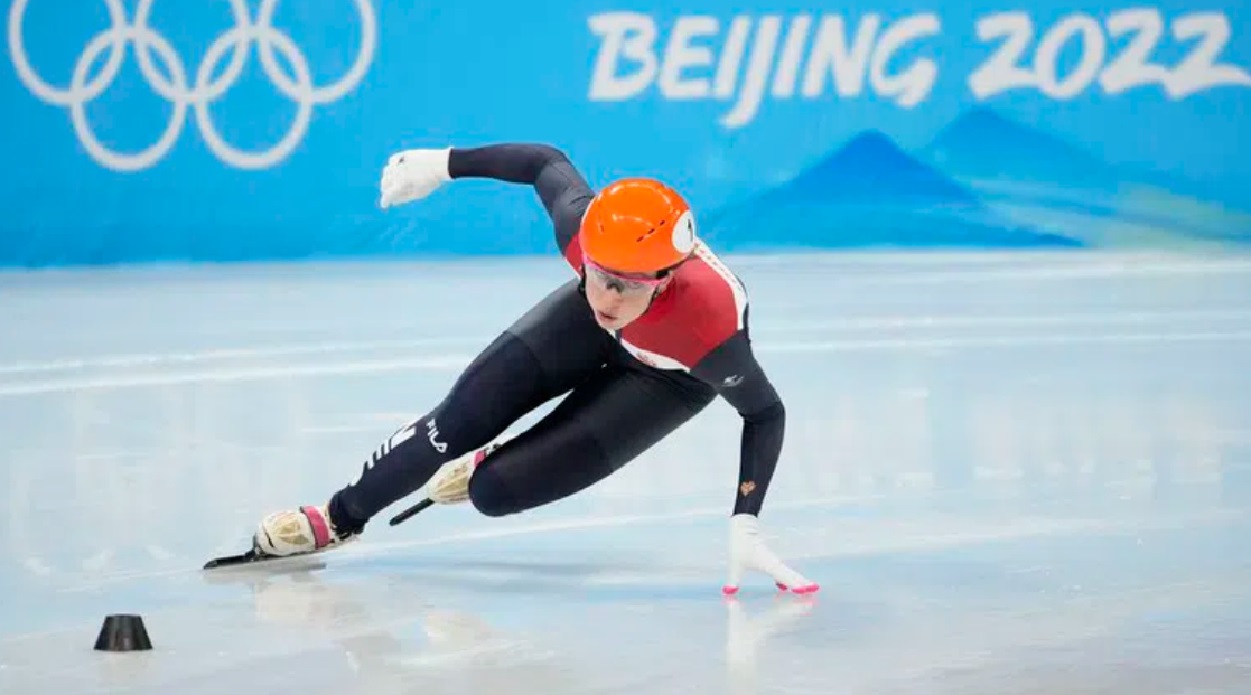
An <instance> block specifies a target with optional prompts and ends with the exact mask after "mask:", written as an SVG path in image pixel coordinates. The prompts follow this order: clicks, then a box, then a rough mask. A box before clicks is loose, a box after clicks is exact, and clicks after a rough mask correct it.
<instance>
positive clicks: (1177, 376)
mask: <svg viewBox="0 0 1251 695" xmlns="http://www.w3.org/2000/svg"><path fill="white" fill-rule="evenodd" d="M731 262H732V263H733V264H734V266H735V268H736V269H737V270H738V271H739V272H740V274H741V275H742V276H743V278H744V279H745V280H746V281H747V283H748V285H749V288H750V290H751V292H752V296H753V299H754V309H753V314H752V317H753V322H754V326H755V340H756V345H757V349H758V350H759V353H760V357H761V359H762V361H763V362H764V363H765V365H766V367H767V368H768V370H769V371H770V373H771V375H772V377H773V379H774V381H775V382H776V383H777V386H778V388H779V390H780V392H781V393H782V394H783V396H784V397H785V398H786V400H787V405H788V413H789V429H788V439H787V444H786V449H785V453H784V459H783V461H782V464H781V466H780V469H779V472H778V477H777V480H776V482H775V485H774V488H773V492H772V494H771V495H770V498H769V500H768V503H767V505H766V509H765V514H764V515H763V517H762V518H763V521H764V524H765V530H766V532H767V533H768V534H769V537H770V538H771V539H772V543H773V547H774V549H775V550H776V551H778V553H779V554H781V555H782V556H783V557H785V558H786V559H789V560H792V561H793V562H794V563H795V564H796V565H797V566H798V567H799V568H800V569H801V570H802V571H804V572H805V573H807V574H809V575H810V576H812V577H813V578H815V579H817V580H818V581H820V582H821V583H822V585H823V589H822V591H821V593H820V594H818V596H817V597H816V598H815V599H809V600H803V599H797V598H794V597H787V596H777V595H775V592H774V590H773V588H772V586H771V585H770V584H769V583H768V582H767V581H764V580H763V578H755V579H754V580H753V582H752V583H751V584H750V585H749V586H747V587H746V588H745V590H744V592H743V593H742V595H741V596H740V597H739V598H738V599H737V600H734V601H726V600H724V599H723V598H722V597H721V595H720V592H719V586H720V584H721V581H722V579H723V577H724V561H725V536H726V524H725V516H726V514H727V512H728V510H729V508H730V504H731V501H732V497H733V494H734V483H735V479H736V475H737V465H738V464H737V459H736V453H737V448H738V424H737V422H736V419H735V416H734V413H733V411H732V410H731V409H730V408H729V407H728V406H726V405H724V404H717V405H716V406H714V407H713V408H712V409H710V410H709V411H708V412H707V413H706V414H704V415H703V416H702V417H701V418H700V419H699V420H697V421H696V422H694V423H692V424H691V425H690V426H689V427H688V428H687V429H685V430H683V431H682V432H681V433H680V435H678V436H676V437H674V438H673V439H671V440H669V441H667V442H665V443H664V444H662V445H661V446H659V447H657V448H656V449H655V450H653V451H652V452H649V454H647V455H646V456H645V457H643V458H641V459H640V460H638V461H636V462H634V463H633V464H632V465H631V466H629V467H628V468H627V469H626V470H624V471H622V472H621V473H620V474H619V475H618V476H616V477H614V478H613V479H611V480H609V481H607V482H606V483H604V484H603V485H602V486H601V487H598V488H595V489H593V490H591V491H589V492H588V493H586V494H584V495H583V496H580V497H577V498H574V499H571V500H568V501H566V502H563V503H560V504H557V505H553V506H551V507H548V508H544V509H541V510H537V511H535V512H533V513H531V514H527V515H522V516H518V517H513V518H508V519H485V518H480V517H477V516H475V515H474V513H473V512H472V510H471V509H468V508H462V507H458V508H435V509H432V510H430V511H428V512H426V513H424V514H422V515H421V516H419V517H417V518H416V519H414V520H412V521H410V522H408V523H406V524H404V525H402V526H399V527H395V528H391V527H388V526H386V524H385V520H384V519H380V520H379V522H377V523H375V524H374V525H372V526H371V527H370V529H369V532H368V533H367V534H366V537H365V538H364V539H363V541H362V542H360V543H358V544H356V545H355V546H353V547H349V548H345V549H343V550H341V551H336V552H334V553H331V554H327V555H325V556H322V557H319V558H316V559H304V560H296V561H289V562H284V563H279V564H274V565H269V566H264V567H254V568H249V569H245V570H232V571H220V572H216V573H204V572H201V571H200V570H199V567H200V566H201V565H202V564H203V563H204V561H205V560H207V559H208V558H209V557H210V556H212V555H215V554H220V553H226V552H235V551H238V550H241V549H243V548H244V547H245V546H246V542H247V537H248V534H249V533H250V530H251V528H252V527H253V526H254V524H255V523H256V521H257V520H258V519H259V518H260V516H261V515H263V514H264V513H265V512H267V511H270V510H272V509H276V508H280V507H286V506H289V505H292V504H299V503H313V502H319V501H322V500H324V499H325V497H326V496H327V495H328V494H329V493H330V492H332V491H333V490H334V489H336V488H337V487H339V486H340V485H342V484H343V483H345V482H347V481H348V480H350V479H351V478H352V477H354V476H355V474H356V472H357V470H358V468H359V466H360V465H361V463H362V462H363V461H364V459H365V457H366V456H367V455H368V453H369V452H371V451H372V450H373V449H374V448H375V447H376V446H377V444H378V443H379V442H380V441H381V440H382V439H383V438H385V437H386V436H387V435H389V434H390V433H391V431H393V430H394V429H395V428H397V427H399V426H400V425H402V424H404V423H406V422H407V421H408V420H410V419H412V418H414V417H416V416H418V415H419V414H420V413H421V412H422V411H423V409H425V408H427V407H429V406H430V405H432V404H433V403H434V402H435V401H436V400H437V399H438V398H440V397H441V395H442V393H443V390H444V389H445V388H446V387H447V386H448V385H449V384H450V382H451V381H452V379H454V378H455V376H456V374H457V372H458V370H459V369H460V368H461V367H462V366H463V365H464V364H465V363H466V362H467V361H468V360H469V359H470V358H471V357H472V356H473V355H474V353H475V351H476V350H477V349H478V348H479V347H481V346H482V345H483V344H484V342H485V341H486V340H488V339H489V338H491V337H492V336H493V335H494V334H495V333H496V332H497V331H498V330H500V329H501V328H503V327H505V326H506V325H507V324H508V323H509V322H510V321H511V320H512V319H513V318H514V317H515V316H516V315H518V314H519V313H520V312H521V311H523V310H524V309H525V308H526V307H528V306H529V305H530V304H531V303H532V302H533V301H535V300H536V299H538V298H539V297H540V296H542V295H543V294H544V293H545V292H547V291H548V290H549V289H550V288H551V287H552V286H554V285H555V284H556V283H558V282H561V281H563V280H565V279H566V272H567V271H566V270H565V269H564V268H563V267H562V266H561V265H560V263H559V261H558V259H541V260H534V259H526V260H498V261H479V262H474V263H460V262H455V263H451V262H449V263H388V264H341V265H307V266H280V267H274V266H238V267H208V268H197V269H190V270H189V269H178V268H169V269H159V268H158V269H144V270H133V269H130V270H103V271H81V272H78V271H74V272H71V271H56V272H38V273H10V274H3V275H0V327H2V328H0V331H2V332H0V336H2V340H0V441H3V447H2V448H0V457H2V459H0V461H2V463H0V495H2V496H3V501H4V505H3V509H2V510H0V547H2V548H3V551H4V552H3V553H2V554H0V693H5V694H6V695H9V694H15V693H55V694H58V695H59V694H70V693H74V694H78V693H95V692H142V693H185V694H187V695H190V694H191V693H231V694H234V695H243V694H245V693H297V692H298V693H379V694H381V693H421V694H422V695H432V694H434V693H472V694H474V695H478V694H487V693H489V694H491V695H494V694H496V693H506V692H507V693H546V694H563V693H649V694H651V695H655V694H657V693H683V694H688V693H735V694H739V693H757V692H759V693H795V694H798V693H814V694H820V695H827V694H830V693H874V694H887V695H891V694H896V693H897V694H900V695H903V694H912V693H925V694H926V695H933V694H943V695H945V694H948V693H951V694H955V693H960V694H962V695H980V694H983V693H984V694H986V695H992V694H993V695H1018V694H1021V695H1024V694H1034V693H1038V694H1042V693H1133V694H1134V695H1153V694H1155V693H1231V694H1232V693H1241V694H1244V695H1245V694H1246V693H1251V517H1249V516H1248V511H1251V258H1247V257H1237V256H1221V257H1209V258H1202V257H1173V256H1167V255H1129V256H1122V255H1107V254H1094V255H1090V254H1074V255H1051V254H1045V255H1031V254H1021V255H1013V254H979V255H939V254H917V255H891V254H881V255H833V256H818V255H813V256H805V257H786V256H776V257H755V258H738V259H731ZM398 508H399V505H397V506H396V508H395V509H393V510H388V515H389V513H391V512H393V511H395V510H398ZM120 612H138V613H140V614H141V615H143V616H144V618H145V621H146V624H147V626H148V629H149V631H150V634H151V637H152V640H153V642H154V645H155V649H154V651H152V652H148V653H141V654H101V653H96V652H93V651H92V649H91V647H92V644H93V642H94V639H95V635H96V632H97V630H98V629H99V626H100V624H101V622H102V621H103V618H104V616H105V615H107V614H109V613H120Z"/></svg>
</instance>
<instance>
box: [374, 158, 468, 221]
mask: <svg viewBox="0 0 1251 695" xmlns="http://www.w3.org/2000/svg"><path fill="white" fill-rule="evenodd" d="M451 152H452V150H451V148H444V149H441V150H404V151H402V152H396V153H395V154H393V155H391V158H390V159H388V160H387V165H386V166H385V167H384V168H383V169H382V184H381V186H380V188H381V189H382V200H381V203H380V204H381V205H382V207H384V208H389V207H391V206H393V205H403V204H405V203H410V202H412V201H414V200H417V199H418V198H425V197H426V196H428V195H430V194H431V193H433V192H434V190H435V189H436V188H438V187H439V186H441V185H443V183H444V182H446V181H450V180H451V179H452V177H451V175H450V174H449V173H448V171H447V161H448V157H450V156H451Z"/></svg>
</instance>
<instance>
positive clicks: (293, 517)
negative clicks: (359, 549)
mask: <svg viewBox="0 0 1251 695" xmlns="http://www.w3.org/2000/svg"><path fill="white" fill-rule="evenodd" d="M355 537H356V535H355V534H352V535H346V536H340V535H339V534H338V533H336V532H335V529H334V525H333V524H331V523H330V513H329V512H328V511H327V509H326V507H325V506H324V505H323V506H321V507H311V506H309V507H300V508H299V509H288V510H284V511H280V512H274V513H273V514H270V515H269V516H267V517H265V518H264V519H262V520H261V525H260V528H258V529H257V530H256V535H255V536H254V537H253V539H252V543H253V546H254V547H255V548H256V550H257V552H258V553H261V554H263V555H267V556H270V557H287V556H290V555H304V554H307V553H315V552H319V551H322V550H325V549H327V548H332V547H335V546H338V545H341V544H343V543H346V542H348V541H350V540H352V539H353V538H355Z"/></svg>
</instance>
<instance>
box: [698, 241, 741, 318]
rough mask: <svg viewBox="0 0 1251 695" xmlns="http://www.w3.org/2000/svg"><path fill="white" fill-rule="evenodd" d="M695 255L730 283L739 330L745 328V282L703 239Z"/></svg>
mask: <svg viewBox="0 0 1251 695" xmlns="http://www.w3.org/2000/svg"><path fill="white" fill-rule="evenodd" d="M695 255H697V256H699V258H700V260H702V261H703V262H704V263H707V264H708V267H709V268H712V269H713V270H714V271H715V272H716V273H717V275H719V276H720V277H721V279H722V280H725V284H727V285H729V287H730V292H732V293H733V294H734V309H735V312H736V313H737V314H738V317H737V318H738V326H737V330H740V331H741V330H743V325H744V321H745V318H746V316H747V289H746V288H744V287H743V284H742V283H740V282H739V281H738V278H737V277H735V275H734V273H732V272H730V269H729V268H727V267H725V264H724V263H722V262H721V259H720V258H717V255H716V254H714V253H713V252H712V250H711V249H709V248H708V247H707V246H706V245H705V244H704V243H703V242H702V241H701V242H699V243H698V244H697V245H696V247H695Z"/></svg>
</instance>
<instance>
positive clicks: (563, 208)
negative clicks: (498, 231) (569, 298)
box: [382, 143, 595, 254]
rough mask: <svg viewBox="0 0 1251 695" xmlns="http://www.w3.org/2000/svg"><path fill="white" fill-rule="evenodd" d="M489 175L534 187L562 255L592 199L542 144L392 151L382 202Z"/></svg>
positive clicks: (564, 160)
mask: <svg viewBox="0 0 1251 695" xmlns="http://www.w3.org/2000/svg"><path fill="white" fill-rule="evenodd" d="M467 178H479V179H494V180H496V181H506V182H508V183H518V184H525V185H529V186H533V187H534V190H535V192H536V193H537V194H538V196H539V200H540V201H542V203H543V207H544V209H546V210H547V214H548V216H549V217H550V218H551V220H552V226H553V227H554V229H555V232H556V243H557V245H558V246H559V247H560V252H561V253H562V254H563V253H565V249H566V248H568V246H569V243H570V242H571V241H572V240H573V238H574V236H575V235H576V234H577V233H578V225H579V223H580V222H581V221H582V213H583V212H585V211H586V208H587V206H588V205H590V203H591V199H592V198H594V197H595V192H594V191H592V190H591V187H590V185H589V184H587V182H586V179H584V178H583V177H582V174H581V173H579V172H578V170H577V169H576V168H575V167H574V165H573V163H572V162H570V161H569V158H568V157H567V156H565V153H563V152H561V151H560V150H558V149H556V148H555V147H552V146H551V145H544V144H531V143H501V144H495V145H486V146H483V147H471V148H455V147H452V148H444V149H416V150H405V151H403V152H397V153H396V154H395V155H393V156H392V157H391V159H390V161H389V162H387V166H386V168H385V169H384V170H383V175H382V206H383V207H390V206H392V205H401V204H404V203H407V202H410V201H412V200H416V199H418V198H423V197H425V196H426V195H429V194H430V192H432V191H433V190H434V189H435V188H437V187H438V186H439V185H440V184H442V183H443V182H446V181H450V180H453V179H467Z"/></svg>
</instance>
